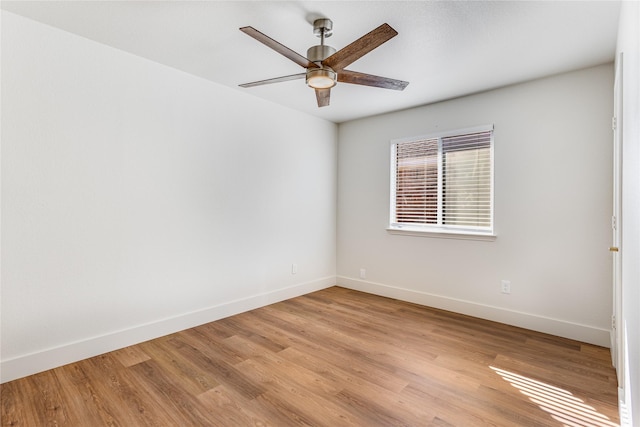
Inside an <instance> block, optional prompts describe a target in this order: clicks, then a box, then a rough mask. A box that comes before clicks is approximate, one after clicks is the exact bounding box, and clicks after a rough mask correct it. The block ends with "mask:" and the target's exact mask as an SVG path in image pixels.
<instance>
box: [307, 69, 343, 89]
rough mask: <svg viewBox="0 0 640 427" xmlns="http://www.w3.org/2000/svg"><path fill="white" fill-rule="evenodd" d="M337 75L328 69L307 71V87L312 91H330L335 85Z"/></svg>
mask: <svg viewBox="0 0 640 427" xmlns="http://www.w3.org/2000/svg"><path fill="white" fill-rule="evenodd" d="M336 78H337V74H336V72H335V71H333V70H332V69H330V68H312V69H309V70H307V80H306V81H307V85H308V86H309V87H312V88H314V89H330V88H332V87H334V86H335V85H336Z"/></svg>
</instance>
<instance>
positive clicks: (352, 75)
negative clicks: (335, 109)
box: [240, 18, 409, 107]
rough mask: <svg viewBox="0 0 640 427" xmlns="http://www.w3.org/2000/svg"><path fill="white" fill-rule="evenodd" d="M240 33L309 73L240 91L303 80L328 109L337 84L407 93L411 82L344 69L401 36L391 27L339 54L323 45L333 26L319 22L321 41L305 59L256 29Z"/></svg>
mask: <svg viewBox="0 0 640 427" xmlns="http://www.w3.org/2000/svg"><path fill="white" fill-rule="evenodd" d="M240 31H242V32H243V33H245V34H247V35H249V36H251V37H253V38H254V39H256V40H258V41H259V42H261V43H263V44H264V45H266V46H267V47H269V48H271V49H273V50H275V51H276V52H278V53H279V54H281V55H283V56H285V57H286V58H288V59H290V60H291V61H293V62H295V63H296V64H298V65H300V66H301V67H304V68H306V70H307V71H306V72H305V73H300V74H294V75H290V76H284V77H276V78H273V79H267V80H260V81H257V82H251V83H244V84H241V85H240V86H241V87H253V86H261V85H265V84H271V83H279V82H283V81H288V80H295V79H298V78H303V77H304V78H305V82H306V83H307V85H308V86H309V87H311V88H313V89H314V90H315V92H316V99H317V102H318V107H326V106H327V105H329V99H330V94H331V88H332V87H334V86H335V85H336V84H337V82H341V83H351V84H359V85H364V86H373V87H379V88H384V89H393V90H404V88H405V87H407V85H408V84H409V82H405V81H402V80H395V79H389V78H387V77H380V76H374V75H371V74H364V73H360V72H357V71H350V70H346V69H345V67H346V66H348V65H349V64H351V63H353V62H354V61H356V60H357V59H358V58H361V57H362V56H364V55H365V54H367V53H369V52H371V51H372V50H373V49H375V48H377V47H378V46H380V45H381V44H383V43H385V42H386V41H388V40H390V39H391V38H393V37H395V36H397V35H398V32H397V31H396V30H394V29H393V28H391V26H389V24H382V25H380V26H379V27H378V28H376V29H375V30H373V31H371V32H369V33H367V34H365V35H364V36H362V37H360V38H359V39H358V40H356V41H354V42H353V43H351V44H349V45H348V46H346V47H344V48H342V49H340V50H339V51H336V49H335V48H333V47H331V46H327V45H325V44H324V40H325V38H327V37H330V36H331V35H332V34H333V22H332V21H331V20H330V19H326V18H323V19H316V20H315V21H314V23H313V33H314V34H315V35H316V36H318V37H320V44H319V45H316V46H311V47H310V48H309V49H308V50H307V56H306V58H305V57H304V56H302V55H300V54H298V53H297V52H295V51H293V50H291V49H289V48H288V47H286V46H284V45H283V44H280V43H278V42H277V41H275V40H274V39H272V38H270V37H268V36H266V35H265V34H263V33H261V32H260V31H258V30H256V29H255V28H253V27H242V28H240Z"/></svg>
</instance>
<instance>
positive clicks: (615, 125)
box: [611, 116, 618, 130]
mask: <svg viewBox="0 0 640 427" xmlns="http://www.w3.org/2000/svg"><path fill="white" fill-rule="evenodd" d="M617 128H618V119H617V118H616V117H615V116H613V117H611V130H616V129H617Z"/></svg>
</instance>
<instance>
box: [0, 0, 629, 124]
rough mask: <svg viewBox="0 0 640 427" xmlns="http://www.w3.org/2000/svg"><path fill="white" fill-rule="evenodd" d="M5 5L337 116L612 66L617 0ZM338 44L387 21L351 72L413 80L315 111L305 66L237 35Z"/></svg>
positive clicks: (301, 48) (354, 93)
mask: <svg viewBox="0 0 640 427" xmlns="http://www.w3.org/2000/svg"><path fill="white" fill-rule="evenodd" d="M2 9H4V10H7V11H10V12H14V13H17V14H19V15H23V16H26V17H29V18H31V19H34V20H37V21H40V22H43V23H46V24H49V25H52V26H55V27H58V28H61V29H63V30H66V31H69V32H72V33H75V34H78V35H81V36H83V37H86V38H89V39H92V40H95V41H97V42H100V43H104V44H106V45H109V46H113V47H115V48H118V49H121V50H124V51H127V52H130V53H133V54H135V55H138V56H141V57H144V58H148V59H150V60H153V61H156V62H159V63H162V64H166V65H168V66H171V67H174V68H177V69H179V70H183V71H186V72H188V73H191V74H194V75H197V76H200V77H203V78H205V79H208V80H211V81H214V82H217V83H219V84H222V85H225V86H229V87H231V88H233V89H234V90H238V91H242V92H249V93H251V94H253V95H255V96H258V97H261V98H265V99H267V100H270V101H272V102H275V103H278V104H282V105H285V106H288V107H290V108H293V109H296V110H299V111H304V112H307V113H309V114H312V115H314V116H317V117H321V118H324V119H327V120H330V121H333V122H337V123H339V122H343V121H347V120H352V119H356V118H360V117H365V116H370V115H374V114H380V113H385V112H389V111H394V110H399V109H404V108H409V107H414V106H417V105H424V104H429V103H433V102H437V101H441V100H445V99H450V98H455V97H459V96H463V95H468V94H470V93H475V92H480V91H484V90H488V89H492V88H496V87H500V86H505V85H509V84H514V83H519V82H523V81H527V80H531V79H535V78H539V77H543V76H548V75H552V74H556V73H561V72H565V71H570V70H575V69H580V68H584V67H589V66H593V65H598V64H602V63H606V62H609V61H613V59H614V53H615V43H616V37H617V26H618V18H619V16H618V15H619V10H620V3H619V2H618V1H585V2H582V1H569V2H563V1H545V2H543V1H533V2H527V1H468V2H467V1H455V2H454V1H321V2H309V1H250V2H249V1H196V2H192V1H140V2H138V1H44V2H38V1H4V0H3V1H2ZM325 17H326V18H330V19H331V20H332V21H333V36H332V37H331V38H329V39H327V44H329V45H331V46H334V47H335V48H336V49H340V48H342V47H344V46H346V45H347V44H349V43H351V42H352V41H354V40H355V39H357V38H359V37H360V36H362V35H364V34H366V33H367V32H369V31H371V30H372V29H374V28H376V27H377V26H379V25H380V24H382V23H384V22H387V23H388V24H389V25H391V26H392V27H393V28H395V29H396V30H397V31H398V33H399V34H398V36H396V37H395V38H393V39H391V40H390V41H388V42H387V43H385V44H383V45H382V46H380V47H379V48H377V49H375V50H373V51H372V52H371V53H369V54H367V55H366V56H364V57H363V58H361V59H359V60H357V61H356V62H354V63H353V64H352V65H350V66H349V67H348V68H349V69H350V70H354V71H360V72H364V73H368V74H376V75H380V76H385V77H390V78H394V79H399V80H406V81H409V82H410V84H409V86H408V87H407V88H406V89H405V90H404V91H402V92H399V91H392V90H387V89H379V88H371V87H365V86H358V85H350V84H341V83H338V85H337V86H336V87H335V88H333V89H332V93H331V105H330V106H328V107H324V108H318V107H317V105H316V100H315V95H314V93H313V90H312V89H310V88H308V87H307V86H306V85H305V83H304V80H293V81H288V82H284V83H277V84H272V85H267V86H260V87H254V88H247V89H243V88H240V87H238V84H240V83H246V82H251V81H255V80H263V79H267V78H272V77H279V76H284V75H289V74H296V73H300V72H303V71H304V69H303V68H301V67H300V66H299V65H296V64H295V63H294V62H292V61H290V60H288V59H286V58H285V57H283V56H281V55H280V54H278V53H276V52H275V51H272V50H270V49H269V48H267V47H266V46H264V45H262V44H261V43H259V42H257V41H256V40H254V39H252V38H251V37H249V36H247V35H246V34H244V33H242V32H241V31H239V30H238V28H239V27H243V26H252V27H255V28H256V29H257V30H259V31H261V32H263V33H265V34H267V35H268V36H270V37H272V38H274V39H275V40H277V41H279V42H280V43H282V44H284V45H286V46H288V47H289V48H291V49H293V50H294V51H296V52H298V53H300V54H302V55H305V54H306V50H307V48H308V47H310V46H312V45H315V44H318V42H319V39H318V38H316V37H315V36H314V35H313V31H312V23H313V21H314V19H316V18H325Z"/></svg>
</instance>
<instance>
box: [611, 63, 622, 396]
mask: <svg viewBox="0 0 640 427" xmlns="http://www.w3.org/2000/svg"><path fill="white" fill-rule="evenodd" d="M621 119H622V54H620V57H619V58H618V61H617V63H616V74H615V81H614V86H613V214H612V217H611V229H612V242H611V248H610V251H611V255H612V260H613V318H612V322H611V326H612V336H611V358H612V361H613V365H614V366H615V367H616V372H617V374H618V386H619V387H623V384H624V361H623V357H624V354H625V349H624V341H625V340H624V331H623V329H624V325H622V321H621V319H623V317H622V280H621V279H622V277H621V274H622V271H621V258H622V256H623V254H622V245H623V242H622V241H621V231H622V230H621V228H622V218H621V210H622V206H621V205H622V199H621V195H622V191H621V190H622V188H621V184H622V176H621V175H622V132H621V130H622V129H621V126H622V123H621Z"/></svg>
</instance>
